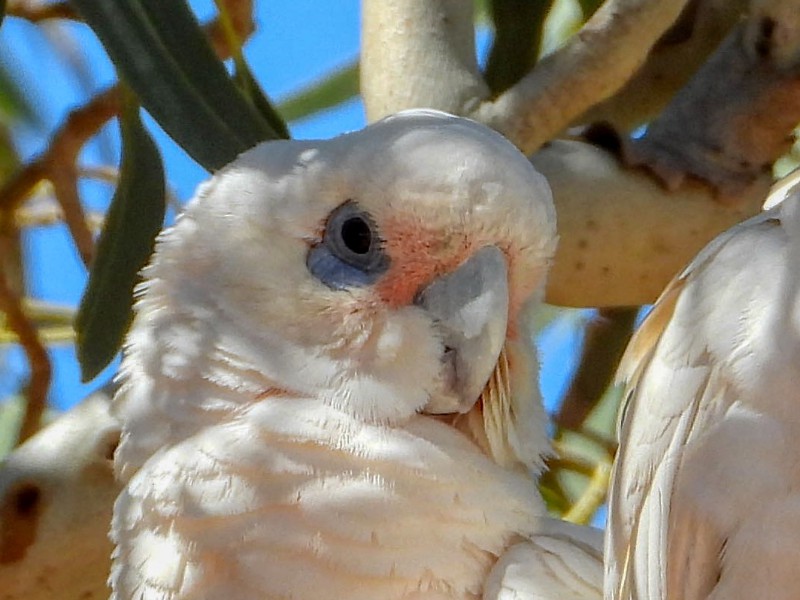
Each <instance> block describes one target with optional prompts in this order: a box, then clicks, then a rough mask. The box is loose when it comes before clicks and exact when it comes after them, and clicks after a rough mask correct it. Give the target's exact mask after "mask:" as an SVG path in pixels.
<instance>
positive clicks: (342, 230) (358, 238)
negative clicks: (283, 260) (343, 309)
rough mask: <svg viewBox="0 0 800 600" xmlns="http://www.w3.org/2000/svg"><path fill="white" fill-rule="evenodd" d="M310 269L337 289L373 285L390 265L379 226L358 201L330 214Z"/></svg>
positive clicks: (325, 282)
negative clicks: (379, 232)
mask: <svg viewBox="0 0 800 600" xmlns="http://www.w3.org/2000/svg"><path fill="white" fill-rule="evenodd" d="M306 264H307V265H308V270H309V271H310V272H311V274H312V275H314V276H315V277H316V278H317V279H319V280H320V281H322V283H324V284H325V285H327V286H328V287H330V288H333V289H345V288H348V287H354V286H356V287H358V286H364V285H369V284H370V283H373V282H375V281H376V280H377V279H378V277H379V276H380V275H381V274H383V273H384V272H385V271H386V269H387V268H388V267H389V257H388V256H387V255H386V253H385V252H384V249H383V244H382V242H381V239H380V235H379V234H378V228H377V226H376V225H375V223H374V221H373V220H372V218H371V217H370V216H369V214H368V213H366V212H365V211H364V210H363V209H362V208H361V207H360V206H359V205H358V204H356V203H355V202H353V201H352V200H351V201H348V202H345V203H344V204H342V205H341V206H339V207H338V208H337V209H336V210H334V211H333V212H332V213H331V214H330V216H329V217H328V222H327V224H326V226H325V233H324V235H323V238H322V242H321V243H320V244H318V245H317V246H314V247H313V248H312V249H311V251H310V252H309V253H308V258H307V260H306Z"/></svg>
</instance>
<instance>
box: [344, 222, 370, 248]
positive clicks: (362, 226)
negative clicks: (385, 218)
mask: <svg viewBox="0 0 800 600" xmlns="http://www.w3.org/2000/svg"><path fill="white" fill-rule="evenodd" d="M341 236H342V242H343V243H344V245H345V246H346V247H347V249H348V250H350V251H351V252H355V253H356V254H367V253H368V252H369V248H370V246H371V245H372V231H370V229H369V223H367V222H366V221H365V220H364V219H362V218H361V217H351V218H349V219H347V221H345V222H344V223H342V233H341Z"/></svg>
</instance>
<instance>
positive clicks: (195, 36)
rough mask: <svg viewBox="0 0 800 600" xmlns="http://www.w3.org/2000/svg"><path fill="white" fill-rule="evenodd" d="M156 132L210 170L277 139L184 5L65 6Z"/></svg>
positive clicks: (84, 2) (147, 1) (100, 1)
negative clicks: (99, 46) (96, 41)
mask: <svg viewBox="0 0 800 600" xmlns="http://www.w3.org/2000/svg"><path fill="white" fill-rule="evenodd" d="M72 1H73V3H74V4H75V5H76V6H77V8H78V10H79V11H80V13H81V15H82V17H83V18H84V19H85V20H86V22H87V23H88V24H89V25H90V26H91V27H92V29H94V31H95V33H96V34H97V36H98V37H99V38H100V40H101V41H102V42H103V45H104V46H105V48H106V51H107V52H108V54H109V57H110V58H111V60H112V62H113V63H114V64H115V65H116V67H117V68H118V69H119V71H120V73H121V76H122V77H123V79H125V81H126V82H127V83H128V84H129V85H130V86H131V88H133V90H134V91H135V92H136V94H137V95H138V96H139V98H140V99H141V102H142V106H144V108H146V109H147V111H148V112H149V113H150V114H151V115H153V117H154V118H155V119H156V121H158V123H159V124H160V125H161V126H162V127H163V128H164V130H165V131H166V132H167V133H168V134H169V135H170V136H171V137H172V138H173V139H174V140H175V141H176V142H177V143H178V144H179V145H180V146H181V147H182V148H183V149H184V150H186V152H187V153H188V154H189V155H190V156H191V157H192V158H194V159H195V160H196V161H197V162H198V163H200V164H201V165H203V166H204V167H206V168H207V169H210V170H215V169H218V168H220V167H222V166H224V165H225V164H227V163H228V162H230V161H231V160H233V159H234V158H235V157H236V156H237V155H238V154H240V153H241V152H243V151H244V150H246V149H248V148H250V147H252V146H254V145H255V144H257V143H258V142H260V141H262V140H265V139H274V138H276V137H277V134H276V133H275V132H274V131H272V130H271V128H270V127H269V126H268V125H267V124H266V123H265V121H264V119H262V118H261V117H260V116H259V115H258V113H257V112H256V111H255V109H254V108H253V107H252V106H251V105H250V104H249V103H248V102H247V100H246V99H245V98H244V97H243V96H242V94H241V92H240V91H239V90H238V89H237V88H236V86H235V85H234V84H233V82H231V80H230V78H229V77H228V74H227V71H226V70H225V68H224V66H223V65H222V63H221V62H220V61H219V60H218V59H217V58H216V57H215V56H214V55H213V52H212V51H211V49H210V47H209V46H208V42H207V41H206V40H205V38H204V37H203V33H202V30H201V29H200V27H199V25H198V24H197V22H196V21H195V20H194V17H193V15H192V14H191V11H190V10H189V8H188V6H187V5H186V2H185V1H184V0H169V1H168V2H164V1H162V0H126V1H124V2H116V1H115V2H109V0H72Z"/></svg>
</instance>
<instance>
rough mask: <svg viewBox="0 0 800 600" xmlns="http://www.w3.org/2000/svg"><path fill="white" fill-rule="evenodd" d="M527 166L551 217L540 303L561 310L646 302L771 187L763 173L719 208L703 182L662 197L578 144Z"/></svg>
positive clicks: (555, 147)
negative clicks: (549, 203)
mask: <svg viewBox="0 0 800 600" xmlns="http://www.w3.org/2000/svg"><path fill="white" fill-rule="evenodd" d="M531 162H533V165H534V166H535V167H536V169H537V170H538V171H539V172H541V173H542V174H543V175H544V176H545V177H547V180H548V182H549V183H550V187H551V188H552V189H553V197H554V200H555V204H556V213H557V215H558V233H559V243H558V248H557V250H556V257H555V262H554V264H553V267H552V269H551V270H550V274H549V275H548V280H547V293H546V300H547V302H549V303H551V304H560V305H564V306H600V307H603V306H631V305H637V304H648V303H651V302H653V301H654V300H655V299H656V298H657V297H658V294H660V293H661V290H662V289H663V288H664V286H665V285H666V284H667V283H668V282H669V280H670V279H672V277H674V275H675V274H676V273H677V272H678V271H679V270H680V269H681V267H683V266H684V265H685V264H686V263H687V262H689V260H691V258H692V257H693V256H694V255H695V254H696V253H697V252H698V251H699V250H700V249H701V248H702V247H703V246H705V245H706V244H707V243H708V241H709V240H710V239H712V238H713V237H715V236H716V235H718V234H719V233H721V232H722V231H724V230H725V229H727V228H728V227H731V226H733V225H735V224H736V223H738V222H740V221H742V220H744V219H746V218H748V217H750V216H752V215H754V214H756V213H757V212H758V211H759V210H760V209H761V204H762V203H763V202H764V198H766V195H767V191H768V190H769V187H770V185H771V183H772V178H771V176H770V175H769V174H763V175H762V176H761V177H760V178H759V179H758V180H757V181H756V183H755V184H754V185H753V186H752V187H751V188H749V189H748V190H747V192H746V193H744V194H742V195H741V196H740V197H739V199H738V201H737V202H736V203H734V204H729V205H723V204H720V203H719V202H715V201H714V200H713V199H712V193H711V188H709V187H708V186H707V185H705V184H702V183H699V182H697V183H695V182H691V183H690V184H688V185H687V186H685V187H684V188H682V189H681V191H680V193H674V192H670V191H668V190H666V189H665V188H664V187H663V186H662V185H659V184H658V183H657V182H656V181H655V180H654V179H653V178H652V177H650V176H649V175H648V174H647V173H645V172H638V171H635V170H630V169H626V168H625V166H624V165H622V164H621V163H620V161H619V160H618V159H617V157H615V156H614V155H613V154H611V153H609V152H606V151H605V150H603V149H601V148H597V147H595V146H592V145H591V144H588V143H585V142H580V141H566V140H560V141H554V142H551V143H550V144H548V145H547V146H546V147H545V148H543V149H542V150H540V151H539V152H537V153H536V154H534V155H533V156H532V157H531Z"/></svg>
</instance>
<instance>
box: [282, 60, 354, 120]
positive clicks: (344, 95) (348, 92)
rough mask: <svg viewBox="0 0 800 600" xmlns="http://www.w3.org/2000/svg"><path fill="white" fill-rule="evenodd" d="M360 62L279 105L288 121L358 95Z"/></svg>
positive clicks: (351, 64)
mask: <svg viewBox="0 0 800 600" xmlns="http://www.w3.org/2000/svg"><path fill="white" fill-rule="evenodd" d="M358 77H359V75H358V61H353V62H352V63H350V64H348V65H345V66H344V67H341V68H339V69H336V70H335V71H333V72H331V73H329V74H328V75H326V76H325V77H323V78H322V79H321V80H320V81H318V82H316V83H314V84H313V85H311V86H309V87H307V88H305V89H302V90H300V91H299V92H297V93H296V94H293V95H292V96H290V97H289V98H287V99H286V100H284V101H283V102H281V103H280V104H279V105H278V112H279V113H280V114H281V115H282V116H283V118H284V119H286V120H287V121H295V120H297V119H302V118H303V117H307V116H309V115H311V114H313V113H315V112H319V111H321V110H325V109H326V108H331V107H333V106H336V105H337V104H341V103H342V102H345V101H347V100H349V99H350V98H353V97H355V96H356V95H358Z"/></svg>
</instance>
